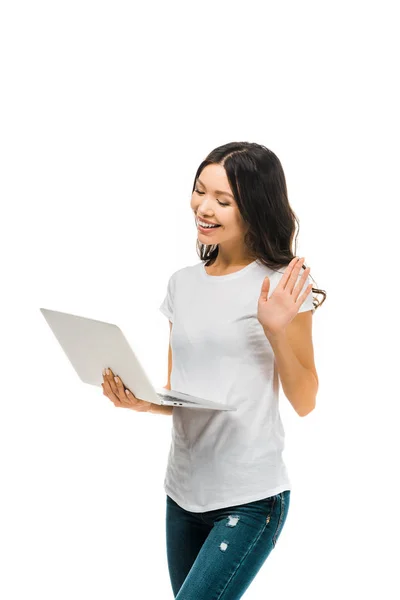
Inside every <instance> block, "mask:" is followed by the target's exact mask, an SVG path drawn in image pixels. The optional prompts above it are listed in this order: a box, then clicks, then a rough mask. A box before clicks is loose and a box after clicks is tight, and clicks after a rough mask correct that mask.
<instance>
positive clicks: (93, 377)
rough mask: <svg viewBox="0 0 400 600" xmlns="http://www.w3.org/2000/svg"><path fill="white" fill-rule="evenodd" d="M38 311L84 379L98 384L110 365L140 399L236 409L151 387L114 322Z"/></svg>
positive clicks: (169, 404)
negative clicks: (104, 370)
mask: <svg viewBox="0 0 400 600" xmlns="http://www.w3.org/2000/svg"><path fill="white" fill-rule="evenodd" d="M40 311H41V313H42V314H43V316H44V318H45V319H46V321H47V323H48V325H49V326H50V328H51V330H52V331H53V333H54V335H55V337H56V338H57V340H58V342H59V343H60V345H61V347H62V349H63V350H64V352H65V354H66V355H67V357H68V359H69V361H70V362H71V364H72V366H73V367H74V369H75V371H76V373H77V374H78V376H79V377H80V379H81V380H82V381H83V382H84V383H88V384H91V385H96V386H98V387H101V384H102V383H103V369H105V368H107V367H109V368H110V369H111V370H112V372H113V373H114V375H118V377H120V378H121V380H122V382H123V383H124V386H125V388H127V389H128V390H130V391H131V392H132V393H133V394H134V395H135V396H136V398H139V399H140V400H146V401H147V402H152V403H153V404H162V405H163V406H182V407H186V408H208V409H212V410H237V408H236V407H235V406H232V405H226V404H222V403H218V402H214V401H212V400H207V399H206V398H199V397H197V396H191V395H190V394H184V393H183V392H179V391H177V390H167V389H166V388H159V387H157V388H155V387H153V385H152V383H151V382H150V379H149V377H148V376H147V374H146V373H145V370H144V368H143V367H142V365H141V364H140V362H139V359H138V358H137V356H136V354H135V353H134V352H133V350H132V348H131V347H130V345H129V343H128V341H127V339H126V337H125V336H124V334H123V333H122V331H121V329H120V328H119V327H118V326H117V325H114V324H113V323H106V322H105V321H97V320H95V319H88V318H87V317H80V316H77V315H72V314H69V313H65V312H60V311H56V310H50V309H48V308H41V309H40Z"/></svg>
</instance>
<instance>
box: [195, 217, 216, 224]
mask: <svg viewBox="0 0 400 600" xmlns="http://www.w3.org/2000/svg"><path fill="white" fill-rule="evenodd" d="M199 221H202V222H203V223H208V224H209V225H219V223H214V221H208V220H207V219H201V218H200V217H197V222H199Z"/></svg>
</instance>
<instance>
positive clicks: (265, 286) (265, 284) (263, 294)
mask: <svg viewBox="0 0 400 600" xmlns="http://www.w3.org/2000/svg"><path fill="white" fill-rule="evenodd" d="M268 292H269V277H265V279H264V281H263V283H262V286H261V293H260V298H264V300H267V299H268Z"/></svg>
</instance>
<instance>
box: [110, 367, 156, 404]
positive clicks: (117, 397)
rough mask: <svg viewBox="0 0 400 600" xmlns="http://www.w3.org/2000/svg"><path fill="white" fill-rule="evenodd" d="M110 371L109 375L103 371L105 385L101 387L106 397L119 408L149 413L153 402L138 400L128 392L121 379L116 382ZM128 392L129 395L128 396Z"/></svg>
mask: <svg viewBox="0 0 400 600" xmlns="http://www.w3.org/2000/svg"><path fill="white" fill-rule="evenodd" d="M109 371H110V374H109V375H108V374H107V372H106V369H104V371H103V380H104V383H102V384H101V387H102V388H103V394H104V396H107V398H109V399H110V400H111V402H112V403H113V404H114V406H116V407H117V408H130V409H131V410H136V411H137V412H149V411H150V408H151V405H152V402H146V400H140V399H139V398H136V396H134V395H133V394H132V392H131V391H129V390H126V388H125V386H124V384H123V382H122V381H121V379H120V377H118V378H117V379H118V381H117V382H116V381H115V379H114V374H113V372H112V371H111V369H109ZM126 392H129V393H128V394H127V393H126Z"/></svg>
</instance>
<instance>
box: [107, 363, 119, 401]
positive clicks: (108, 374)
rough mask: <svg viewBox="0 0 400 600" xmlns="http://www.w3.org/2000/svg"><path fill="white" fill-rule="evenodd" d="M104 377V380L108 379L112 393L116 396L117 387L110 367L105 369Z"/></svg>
mask: <svg viewBox="0 0 400 600" xmlns="http://www.w3.org/2000/svg"><path fill="white" fill-rule="evenodd" d="M107 370H108V371H109V373H107ZM105 379H106V381H108V383H109V385H110V388H111V389H112V391H113V394H114V395H115V396H118V389H117V386H116V384H115V381H114V373H113V372H112V370H111V369H110V368H108V369H106V373H105Z"/></svg>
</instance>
